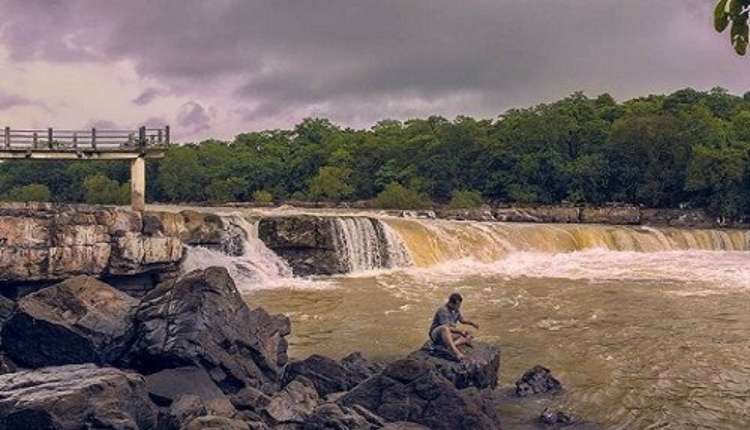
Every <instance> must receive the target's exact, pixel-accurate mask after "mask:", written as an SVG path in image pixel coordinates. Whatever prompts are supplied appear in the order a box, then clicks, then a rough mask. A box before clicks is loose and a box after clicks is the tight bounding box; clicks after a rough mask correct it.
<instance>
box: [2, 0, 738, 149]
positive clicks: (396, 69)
mask: <svg viewBox="0 0 750 430" xmlns="http://www.w3.org/2000/svg"><path fill="white" fill-rule="evenodd" d="M713 7H714V1H713V0H464V1H456V0H210V1H209V0H204V1H198V0H158V1H154V0H151V1H144V0H128V1H102V0H0V123H1V124H0V125H7V126H11V127H13V128H46V127H49V126H52V127H59V128H68V129H70V128H88V127H92V126H97V127H99V128H131V127H137V126H139V125H141V124H145V125H149V126H157V125H163V124H170V125H171V127H172V130H173V135H174V136H176V138H177V139H178V140H182V141H193V140H199V139H203V138H207V137H215V138H223V139H229V138H232V137H233V136H234V135H236V134H238V133H241V132H247V131H259V130H263V129H269V128H289V127H291V126H293V125H294V124H296V123H298V122H299V121H300V120H302V119H303V118H305V117H311V116H314V117H326V118H329V119H331V120H332V121H334V122H335V123H337V124H339V125H342V126H349V127H356V128H369V127H370V126H372V125H373V124H374V123H375V122H377V121H379V120H381V119H385V118H390V119H402V120H403V119H408V118H414V117H426V116H429V115H442V116H445V117H447V118H453V117H455V116H456V115H472V116H475V117H481V118H495V117H497V116H498V115H500V114H502V113H503V112H504V111H505V110H507V109H509V108H513V107H525V106H531V105H535V104H538V103H542V102H549V101H553V100H557V99H559V98H562V97H565V96H566V95H569V94H571V93H572V92H574V91H579V90H580V91H584V92H585V93H586V94H588V95H590V96H596V95H598V94H601V93H604V92H608V93H610V94H611V95H613V96H614V97H615V98H617V99H618V100H625V99H628V98H632V97H637V96H641V95H647V94H651V93H667V92H671V91H674V90H676V89H679V88H684V87H688V86H690V87H693V88H697V89H701V90H708V89H710V88H712V87H715V86H722V87H724V88H727V89H729V90H730V91H731V92H733V93H737V94H742V93H744V92H746V91H748V90H750V73H749V72H750V57H747V58H743V57H738V56H736V55H735V54H734V52H733V50H732V48H731V46H730V43H729V40H728V36H727V35H726V34H716V33H715V31H714V30H713V27H712V21H711V19H712V11H713Z"/></svg>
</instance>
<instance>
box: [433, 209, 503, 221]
mask: <svg viewBox="0 0 750 430" xmlns="http://www.w3.org/2000/svg"><path fill="white" fill-rule="evenodd" d="M435 215H436V217H437V218H440V219H450V220H455V221H481V222H489V221H495V214H494V213H493V211H492V209H491V208H489V207H483V208H479V209H443V210H439V211H436V212H435Z"/></svg>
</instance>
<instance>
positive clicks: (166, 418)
mask: <svg viewBox="0 0 750 430" xmlns="http://www.w3.org/2000/svg"><path fill="white" fill-rule="evenodd" d="M206 415H208V410H207V409H206V405H204V404H203V401H202V400H201V399H200V397H198V396H193V395H186V396H182V397H180V398H179V399H177V400H176V401H175V402H174V403H172V406H171V407H170V408H169V410H168V411H167V412H166V413H165V414H162V415H160V418H159V430H182V429H184V428H185V427H187V425H188V423H190V422H191V421H193V420H194V419H196V418H198V417H202V416H206Z"/></svg>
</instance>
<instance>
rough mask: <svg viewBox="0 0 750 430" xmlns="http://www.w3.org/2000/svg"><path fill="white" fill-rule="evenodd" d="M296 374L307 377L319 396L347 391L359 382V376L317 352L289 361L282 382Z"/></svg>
mask: <svg viewBox="0 0 750 430" xmlns="http://www.w3.org/2000/svg"><path fill="white" fill-rule="evenodd" d="M298 376H304V377H306V378H307V379H309V380H310V381H311V382H312V383H313V385H314V386H315V389H316V390H317V392H318V394H319V395H320V396H321V397H325V396H327V395H329V394H332V393H336V392H339V391H348V390H350V389H352V388H354V387H355V386H356V385H357V384H358V383H359V382H361V379H360V378H356V377H354V376H353V375H352V373H351V372H350V371H349V370H348V369H346V368H345V367H344V366H342V365H341V364H339V363H337V362H336V361H335V360H333V359H331V358H328V357H324V356H322V355H317V354H316V355H311V356H310V357H308V358H306V359H304V360H301V361H294V362H291V363H289V365H288V366H287V367H286V369H285V371H284V378H283V382H284V384H286V383H289V382H291V381H292V380H294V379H295V378H297V377H298Z"/></svg>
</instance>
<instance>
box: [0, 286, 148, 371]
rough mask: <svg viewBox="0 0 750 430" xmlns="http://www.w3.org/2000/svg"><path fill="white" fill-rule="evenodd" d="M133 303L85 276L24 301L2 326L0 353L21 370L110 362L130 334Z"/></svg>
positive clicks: (118, 353) (122, 347)
mask: <svg viewBox="0 0 750 430" xmlns="http://www.w3.org/2000/svg"><path fill="white" fill-rule="evenodd" d="M137 304H138V301H137V300H136V299H134V298H132V297H130V296H128V295H127V294H125V293H122V292H120V291H118V290H116V289H114V288H112V287H110V286H109V285H107V284H105V283H102V282H100V281H97V280H96V279H94V278H91V277H88V276H78V277H75V278H71V279H69V280H67V281H65V282H63V283H61V284H58V285H55V286H53V287H48V288H45V289H43V290H40V291H37V292H36V293H33V294H30V295H28V296H25V297H23V298H22V299H21V300H19V301H18V304H17V308H16V311H15V312H14V313H13V315H12V316H11V317H10V319H9V320H8V321H7V322H6V323H5V324H4V325H3V329H2V339H3V349H4V350H5V351H6V353H7V354H8V355H9V356H10V358H11V359H12V360H13V361H14V362H15V363H16V364H18V365H21V366H23V367H30V368H37V367H42V366H54V365H61V364H76V363H97V364H103V363H112V362H114V361H116V360H117V359H119V358H120V355H121V354H122V353H123V352H124V350H125V348H126V346H127V343H128V341H129V340H130V338H131V335H132V324H131V315H132V312H133V311H134V309H135V307H136V305H137Z"/></svg>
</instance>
